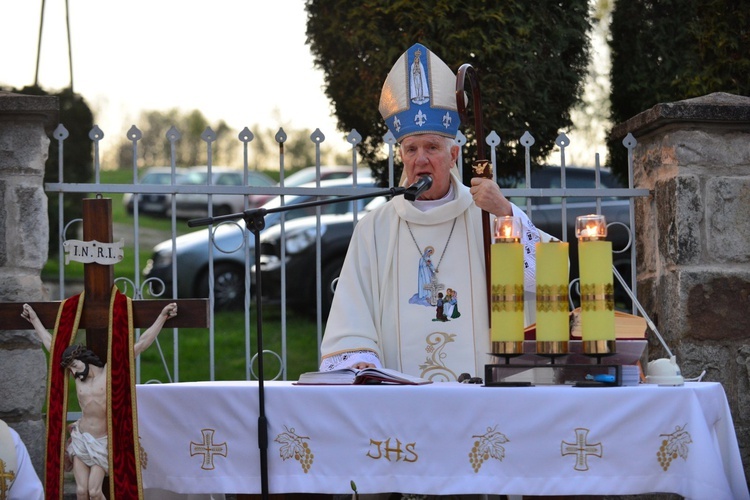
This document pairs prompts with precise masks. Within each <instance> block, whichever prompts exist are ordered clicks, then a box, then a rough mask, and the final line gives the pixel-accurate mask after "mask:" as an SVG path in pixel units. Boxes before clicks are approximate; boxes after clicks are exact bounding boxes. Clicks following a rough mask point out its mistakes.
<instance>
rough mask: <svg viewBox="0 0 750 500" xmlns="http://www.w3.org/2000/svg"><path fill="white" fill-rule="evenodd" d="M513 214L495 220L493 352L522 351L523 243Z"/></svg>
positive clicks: (492, 264) (492, 263) (518, 223)
mask: <svg viewBox="0 0 750 500" xmlns="http://www.w3.org/2000/svg"><path fill="white" fill-rule="evenodd" d="M520 236H521V222H520V220H519V219H518V218H517V217H500V218H498V219H496V221H495V243H493V244H492V246H491V247H490V258H491V264H490V265H491V276H490V279H491V288H492V297H491V299H492V301H491V302H492V311H491V340H492V349H493V352H494V353H497V354H521V353H522V352H523V336H524V333H523V328H524V319H523V269H524V266H523V245H521V243H520Z"/></svg>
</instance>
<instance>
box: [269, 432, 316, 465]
mask: <svg viewBox="0 0 750 500" xmlns="http://www.w3.org/2000/svg"><path fill="white" fill-rule="evenodd" d="M284 429H286V432H282V433H281V434H279V435H278V436H276V439H274V441H275V442H277V443H279V444H280V445H281V447H280V448H279V456H280V457H281V458H282V459H283V460H286V459H287V458H293V459H295V460H297V461H298V462H299V463H300V465H301V466H302V470H303V471H304V472H305V474H307V473H308V472H309V471H310V467H311V466H312V463H313V460H314V459H315V455H313V452H312V450H311V449H310V445H309V444H308V443H307V442H305V441H304V440H305V439H310V438H309V437H308V436H298V435H297V434H296V433H295V432H294V427H292V428H291V429H290V428H289V427H287V426H286V425H285V426H284Z"/></svg>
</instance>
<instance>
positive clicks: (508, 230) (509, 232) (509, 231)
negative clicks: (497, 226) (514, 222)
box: [502, 224, 513, 238]
mask: <svg viewBox="0 0 750 500" xmlns="http://www.w3.org/2000/svg"><path fill="white" fill-rule="evenodd" d="M502 232H503V238H510V237H512V236H513V226H511V225H510V224H506V225H504V226H503V227H502Z"/></svg>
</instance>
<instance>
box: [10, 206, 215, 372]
mask: <svg viewBox="0 0 750 500" xmlns="http://www.w3.org/2000/svg"><path fill="white" fill-rule="evenodd" d="M83 239H84V241H94V240H95V241H98V242H101V243H112V241H113V240H112V200H111V199H110V198H88V199H84V200H83ZM83 276H84V290H85V291H86V297H85V302H84V306H83V311H82V312H81V322H80V324H79V327H80V328H84V329H86V347H87V348H88V349H91V350H92V351H94V353H95V354H96V355H97V356H99V358H100V359H107V348H108V347H107V345H108V342H107V340H108V335H109V301H110V295H111V293H112V287H113V286H114V268H113V266H111V265H104V264H98V263H95V262H92V263H87V264H84V269H83ZM172 302H176V303H177V306H178V313H177V316H175V317H173V318H170V319H168V320H167V322H166V323H165V325H164V328H178V327H189V328H207V327H208V314H209V309H208V308H209V302H208V300H207V299H180V300H168V299H154V300H134V301H133V328H147V327H149V326H151V324H152V323H153V322H154V320H155V319H156V318H157V316H159V314H160V313H161V310H162V309H163V308H164V306H166V305H167V304H170V303H172ZM23 304H24V303H23V302H17V303H2V304H0V329H2V330H28V329H30V328H31V325H29V322H28V321H26V320H25V319H24V318H22V317H21V312H22V311H23ZM28 304H29V305H31V307H33V308H34V311H35V312H36V314H37V316H39V319H40V320H41V322H42V325H44V327H45V328H47V329H48V330H51V329H53V328H54V327H55V321H56V320H57V313H58V309H59V308H60V301H51V302H28Z"/></svg>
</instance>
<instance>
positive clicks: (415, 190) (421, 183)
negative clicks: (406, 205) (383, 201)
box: [404, 175, 432, 201]
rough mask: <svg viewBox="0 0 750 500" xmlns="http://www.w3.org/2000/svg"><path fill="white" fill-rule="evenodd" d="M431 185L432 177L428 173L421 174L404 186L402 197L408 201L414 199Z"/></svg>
mask: <svg viewBox="0 0 750 500" xmlns="http://www.w3.org/2000/svg"><path fill="white" fill-rule="evenodd" d="M430 187H432V177H430V176H429V175H422V176H420V177H419V179H417V182H415V183H414V184H412V185H411V186H409V187H408V188H406V191H404V198H406V199H407V200H409V201H414V200H416V199H417V198H419V196H420V195H421V194H422V193H424V192H425V191H427V190H428V189H430Z"/></svg>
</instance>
